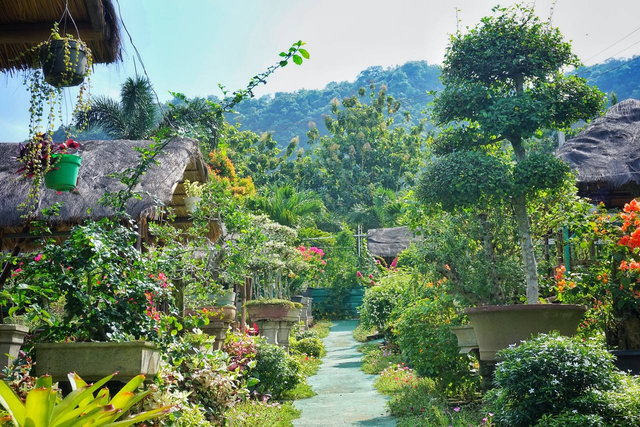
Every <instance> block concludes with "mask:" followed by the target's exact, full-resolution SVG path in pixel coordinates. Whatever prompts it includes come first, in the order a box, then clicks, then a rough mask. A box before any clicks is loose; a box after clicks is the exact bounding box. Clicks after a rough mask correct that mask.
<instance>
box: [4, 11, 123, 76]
mask: <svg viewBox="0 0 640 427" xmlns="http://www.w3.org/2000/svg"><path fill="white" fill-rule="evenodd" d="M68 5H69V12H70V13H71V16H72V17H73V21H75V27H77V28H78V33H79V34H80V38H81V39H82V40H83V41H84V42H86V43H87V45H88V46H89V48H90V49H91V51H92V53H93V62H94V63H95V64H102V63H105V64H111V63H113V62H116V61H119V60H120V59H121V54H120V29H119V20H118V17H117V14H116V11H115V8H114V5H113V3H112V1H111V0H68ZM64 11H65V0H47V1H43V0H2V6H1V7H0V71H5V72H13V71H16V70H23V69H27V68H29V67H30V65H31V64H30V63H29V60H28V58H22V59H21V58H20V54H21V53H23V52H25V51H27V50H28V49H29V48H31V47H33V46H35V45H37V44H39V43H40V42H43V41H45V40H48V39H49V36H50V34H51V27H52V26H53V24H54V22H58V21H59V20H60V18H61V17H62V15H63V13H64ZM65 25H66V33H68V34H71V35H73V36H74V37H77V32H76V28H75V27H74V25H73V22H71V20H70V19H68V17H67V20H66V21H65V20H63V21H62V23H61V24H60V30H61V31H63V30H64V27H65Z"/></svg>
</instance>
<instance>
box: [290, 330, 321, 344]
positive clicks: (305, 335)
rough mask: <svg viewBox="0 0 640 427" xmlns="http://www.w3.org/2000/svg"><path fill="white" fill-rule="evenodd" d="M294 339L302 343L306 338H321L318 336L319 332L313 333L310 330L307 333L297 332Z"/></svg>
mask: <svg viewBox="0 0 640 427" xmlns="http://www.w3.org/2000/svg"><path fill="white" fill-rule="evenodd" d="M294 338H295V339H296V340H298V341H300V340H302V339H305V338H320V337H319V336H318V332H316V331H312V330H310V329H309V330H307V331H296V333H295V335H294Z"/></svg>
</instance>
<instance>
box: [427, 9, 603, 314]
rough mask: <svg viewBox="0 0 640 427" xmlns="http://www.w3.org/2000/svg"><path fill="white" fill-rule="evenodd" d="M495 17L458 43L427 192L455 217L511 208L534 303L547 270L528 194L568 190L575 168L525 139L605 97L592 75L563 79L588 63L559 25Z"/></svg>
mask: <svg viewBox="0 0 640 427" xmlns="http://www.w3.org/2000/svg"><path fill="white" fill-rule="evenodd" d="M493 12H494V16H490V17H485V18H483V19H482V20H481V23H480V25H478V26H477V27H476V28H474V29H472V30H470V31H469V32H468V33H467V34H461V33H457V34H455V35H453V36H452V37H451V42H450V44H449V46H448V48H447V52H446V56H445V60H444V63H443V68H442V75H441V79H442V82H443V84H444V89H443V90H442V92H440V94H439V95H438V97H437V98H436V100H435V101H434V118H435V121H436V122H437V124H438V125H440V126H448V127H447V128H446V129H445V130H444V131H443V132H442V133H441V135H440V136H439V137H438V138H436V140H435V142H434V144H433V149H434V152H435V153H436V154H437V155H440V156H441V157H439V158H438V159H437V160H436V161H434V162H432V163H431V164H430V165H429V166H428V167H427V168H426V171H425V173H424V175H423V178H422V181H421V184H420V188H419V192H418V195H419V197H420V198H421V199H422V201H423V202H426V203H434V202H436V203H439V204H440V205H441V206H442V208H443V209H445V210H450V211H452V210H457V209H461V208H462V209H463V208H468V207H478V206H486V204H488V203H498V204H501V203H502V204H504V203H506V204H509V205H510V206H511V208H512V209H513V214H514V216H515V219H516V222H517V226H518V232H519V237H520V245H521V250H522V257H523V262H524V267H525V276H526V283H527V302H528V303H530V304H534V303H537V302H538V274H537V266H536V259H535V254H534V248H533V241H532V238H531V226H530V220H529V215H528V213H527V198H528V197H530V196H532V195H533V194H534V193H535V192H536V191H538V190H543V189H554V188H557V187H559V186H560V185H562V183H563V181H564V179H565V178H566V176H567V173H568V171H569V169H568V166H567V165H566V164H564V163H563V162H561V161H560V160H558V159H556V158H555V157H554V156H553V155H551V154H541V153H534V152H530V153H527V150H526V149H525V147H526V145H525V142H526V140H527V139H529V138H531V137H534V136H536V135H539V134H540V133H541V132H542V130H543V129H548V128H551V129H559V128H566V127H568V126H570V125H571V124H572V123H574V122H575V121H578V120H587V119H590V118H592V117H594V116H595V115H596V114H597V113H598V112H599V111H601V109H602V108H603V106H604V100H605V99H604V96H603V95H602V93H601V92H600V91H598V90H597V89H595V88H592V87H589V86H588V85H587V84H586V81H585V80H584V79H582V78H579V77H577V76H565V75H563V74H562V71H563V69H564V68H565V67H567V66H578V65H579V64H580V62H579V61H578V58H577V57H576V56H575V55H574V54H573V53H571V46H570V44H569V43H567V42H565V41H564V40H563V37H562V34H561V33H560V31H559V30H558V29H557V28H554V27H553V26H552V25H551V23H550V22H549V21H547V22H542V21H541V20H540V19H539V18H538V17H537V16H535V15H534V11H533V9H530V8H527V7H524V6H520V5H515V6H512V7H509V8H497V7H496V8H494V9H493ZM505 142H506V143H507V144H504V143H505ZM505 148H506V150H505Z"/></svg>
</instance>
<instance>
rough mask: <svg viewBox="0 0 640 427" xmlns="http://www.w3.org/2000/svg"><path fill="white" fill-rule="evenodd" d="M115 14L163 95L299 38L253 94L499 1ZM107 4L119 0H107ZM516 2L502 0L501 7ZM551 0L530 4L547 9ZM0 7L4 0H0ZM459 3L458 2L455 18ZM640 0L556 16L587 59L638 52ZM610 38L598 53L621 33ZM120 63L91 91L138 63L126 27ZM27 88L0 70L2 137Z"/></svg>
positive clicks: (431, 50)
mask: <svg viewBox="0 0 640 427" xmlns="http://www.w3.org/2000/svg"><path fill="white" fill-rule="evenodd" d="M119 2H120V4H121V7H122V18H123V20H124V23H125V24H126V26H127V27H128V29H129V31H130V32H131V36H132V37H133V41H134V43H135V45H136V46H137V48H138V50H139V51H140V53H141V55H142V60H143V61H144V64H145V66H146V68H147V71H148V73H149V77H150V78H151V81H152V83H153V85H154V87H155V88H156V90H157V92H158V94H159V95H160V98H161V100H162V101H166V100H167V99H169V98H170V95H169V94H168V92H169V91H175V92H183V93H185V94H186V95H187V96H190V97H191V96H198V95H200V96H204V95H209V94H216V95H218V94H220V92H219V90H218V87H217V84H218V83H222V84H224V85H225V86H227V88H229V89H232V90H233V89H238V88H242V87H244V86H245V85H246V82H247V81H248V79H249V78H250V77H251V76H253V75H255V74H257V73H259V72H261V71H263V70H264V69H265V68H266V67H268V66H269V65H272V64H273V63H275V62H276V61H277V59H278V53H279V52H280V51H281V50H284V49H286V48H288V47H289V46H290V45H291V43H292V42H295V41H297V40H303V41H305V42H306V43H307V46H306V48H307V50H308V51H309V52H310V54H311V60H309V61H305V63H304V64H303V65H302V66H300V67H298V66H295V65H293V64H291V65H289V66H287V67H286V68H285V69H283V70H279V71H278V72H277V73H276V74H275V75H274V76H272V78H270V79H269V82H268V84H267V85H266V86H264V87H262V88H260V90H259V91H258V92H257V93H258V94H259V95H263V94H272V93H275V92H288V91H294V90H297V89H302V88H307V89H316V88H322V87H324V86H325V85H326V84H327V83H329V82H332V81H343V80H353V79H354V78H355V77H356V75H357V74H358V72H360V71H361V70H363V69H365V68H367V67H369V66H372V65H382V66H385V67H388V66H393V65H397V64H403V63H405V62H406V61H410V60H426V61H428V62H429V63H431V64H439V63H441V62H442V58H443V55H444V51H445V47H446V45H447V41H448V38H449V35H450V34H452V33H454V32H455V31H456V25H460V28H464V27H466V26H469V27H473V26H475V25H476V24H477V23H478V21H479V19H480V18H481V17H482V16H485V15H489V14H491V7H492V6H495V5H496V4H498V3H497V0H491V1H488V0H449V1H448V0H395V1H389V0H387V1H382V0H182V1H179V2H177V1H175V0H119ZM114 3H116V6H117V1H116V0H114ZM511 3H513V2H512V1H503V2H500V3H499V4H501V5H503V6H505V5H508V4H511ZM553 3H554V2H553V1H551V0H538V1H537V2H536V5H535V8H536V11H537V13H538V15H540V16H541V17H542V18H544V19H546V18H548V17H549V14H550V11H551V7H552V4H553ZM0 7H1V6H0ZM456 8H458V9H459V13H458V18H459V19H460V21H461V22H460V23H457V21H456ZM639 16H640V1H638V0H608V1H602V0H557V1H556V2H555V10H554V12H553V23H554V25H556V26H558V27H559V28H560V30H561V31H562V33H563V34H564V35H565V37H566V38H567V39H568V40H572V41H573V47H574V52H575V53H577V54H578V56H579V57H580V58H581V59H582V60H583V61H584V62H585V63H586V64H587V65H592V64H594V63H597V62H601V61H603V60H605V59H607V58H609V57H611V56H613V57H616V58H618V57H631V56H633V55H638V54H640V21H639V20H638V17H639ZM635 30H638V31H636V32H635V33H633V34H631V35H630V36H629V37H627V38H626V39H625V40H623V41H621V42H620V43H618V44H617V45H616V46H614V47H612V48H610V49H608V50H606V51H605V52H603V53H601V54H599V55H597V56H595V57H594V55H596V54H598V53H599V52H600V51H602V50H603V49H605V48H607V47H609V46H611V45H612V44H614V43H615V42H617V41H619V40H620V39H622V38H623V37H625V36H627V35H628V34H630V33H632V32H633V31H635ZM123 36H124V37H123V39H126V40H125V52H124V62H123V63H121V64H119V65H110V66H108V67H107V66H98V67H96V69H95V73H94V75H93V78H92V79H93V89H92V93H93V94H94V95H96V94H105V95H110V96H114V97H117V96H118V91H119V88H120V84H121V82H122V81H123V80H124V79H125V78H126V77H128V76H131V75H133V74H134V73H135V67H136V66H137V69H138V71H141V67H140V63H139V62H138V61H137V60H135V61H134V59H133V58H134V57H135V52H134V49H133V48H132V47H131V45H130V44H129V42H128V38H127V36H126V34H123ZM27 110H28V97H27V94H26V90H25V88H24V86H23V85H22V80H21V78H19V77H11V78H9V77H6V76H3V77H2V78H0V141H3V142H14V141H20V140H24V139H25V138H26V137H27V134H26V132H27V125H28V112H27Z"/></svg>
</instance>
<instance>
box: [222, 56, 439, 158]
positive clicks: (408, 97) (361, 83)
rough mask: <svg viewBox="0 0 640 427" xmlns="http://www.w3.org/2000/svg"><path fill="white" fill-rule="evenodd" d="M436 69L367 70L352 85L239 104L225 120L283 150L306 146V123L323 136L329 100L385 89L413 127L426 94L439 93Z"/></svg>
mask: <svg viewBox="0 0 640 427" xmlns="http://www.w3.org/2000/svg"><path fill="white" fill-rule="evenodd" d="M439 75H440V67H439V66H437V65H429V64H427V62H426V61H411V62H407V63H406V64H404V65H400V66H397V67H390V68H386V69H385V68H383V67H380V66H375V67H369V68H367V69H366V70H364V71H362V72H361V73H360V74H358V76H357V78H356V79H355V81H353V82H340V83H336V82H331V83H329V84H328V85H327V86H326V87H325V88H324V89H320V90H306V89H303V90H299V91H296V92H291V93H284V92H278V93H276V94H275V95H274V96H273V97H271V96H268V95H267V96H263V97H260V98H253V99H249V100H247V101H244V102H242V103H240V104H239V105H238V107H237V109H236V111H237V112H238V114H236V115H230V116H227V119H228V120H229V121H231V122H239V123H241V125H242V127H241V129H246V130H252V131H254V132H258V133H260V132H267V131H271V132H274V139H275V140H276V141H278V142H279V145H281V146H286V145H287V144H288V143H289V141H290V140H291V138H293V137H294V136H299V137H300V143H301V144H302V145H304V144H305V142H306V139H307V138H306V136H305V135H306V133H307V131H308V130H309V122H315V123H316V124H317V126H318V130H319V131H320V133H321V134H323V135H325V134H326V128H325V126H324V120H323V115H326V114H329V113H330V111H331V100H332V99H333V98H337V99H338V100H342V99H343V98H346V97H349V96H352V95H355V94H357V92H358V89H359V88H361V87H365V88H368V87H369V86H370V85H371V84H375V85H376V87H379V86H381V85H383V84H384V85H386V86H387V93H388V94H389V95H391V96H393V97H394V98H395V99H397V100H400V101H401V102H402V108H403V110H405V111H409V112H410V113H411V119H412V121H413V122H414V123H417V122H418V120H420V118H423V117H424V115H423V114H422V111H423V110H425V108H426V106H427V104H428V103H429V102H430V101H431V100H432V99H433V98H432V97H431V96H430V95H427V91H433V90H439V89H440V88H441V87H442V85H441V84H440V80H439Z"/></svg>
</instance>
